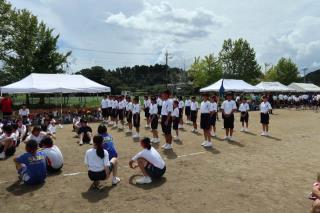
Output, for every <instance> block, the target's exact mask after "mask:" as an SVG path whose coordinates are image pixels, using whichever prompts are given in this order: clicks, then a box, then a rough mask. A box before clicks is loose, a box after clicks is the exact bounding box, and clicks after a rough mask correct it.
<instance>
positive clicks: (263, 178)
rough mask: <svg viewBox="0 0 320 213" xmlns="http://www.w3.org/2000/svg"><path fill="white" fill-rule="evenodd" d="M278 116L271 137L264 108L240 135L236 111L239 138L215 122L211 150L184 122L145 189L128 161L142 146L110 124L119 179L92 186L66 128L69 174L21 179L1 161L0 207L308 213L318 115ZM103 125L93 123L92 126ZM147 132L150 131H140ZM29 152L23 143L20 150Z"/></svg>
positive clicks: (63, 140)
mask: <svg viewBox="0 0 320 213" xmlns="http://www.w3.org/2000/svg"><path fill="white" fill-rule="evenodd" d="M275 113H276V114H275V115H272V116H271V120H270V122H271V128H270V129H271V130H270V133H271V137H268V138H267V137H261V136H260V124H259V114H258V112H251V113H250V123H249V124H250V125H251V126H250V128H249V130H250V133H241V132H239V130H240V122H239V114H236V122H235V124H236V132H235V135H234V136H235V139H236V142H233V143H228V142H226V141H222V140H221V139H219V138H222V137H223V136H224V133H223V130H222V129H221V127H222V122H221V121H220V122H217V130H218V131H217V132H218V138H217V139H214V140H213V142H214V146H215V148H214V149H208V150H206V149H204V148H203V147H201V146H200V144H201V142H202V141H203V137H202V134H198V135H196V134H193V133H191V132H190V131H191V126H185V131H181V136H180V138H181V139H182V142H181V143H174V149H173V151H167V152H165V151H163V150H161V148H160V146H159V147H157V149H158V150H159V151H160V153H161V155H162V156H163V157H164V158H165V159H166V163H167V172H166V174H165V176H164V178H162V179H161V180H159V181H157V182H153V183H152V184H150V185H145V186H138V185H135V178H137V176H139V175H141V174H140V172H139V171H137V170H132V169H129V168H128V166H127V165H128V161H129V159H130V158H131V157H132V156H133V155H134V154H135V153H136V152H138V151H139V150H140V147H139V143H138V142H134V141H133V140H132V138H131V137H130V136H126V135H125V133H124V132H118V130H111V129H110V130H109V132H110V133H111V134H112V135H113V137H114V139H115V143H116V147H117V149H118V153H119V154H120V159H119V161H120V168H119V177H120V178H121V182H120V183H119V185H118V186H115V187H112V185H111V180H108V181H106V182H105V183H103V188H102V189H101V190H100V191H92V190H90V189H89V187H90V184H91V182H90V181H89V179H88V177H87V173H86V171H87V170H86V166H85V165H84V163H83V158H84V153H85V151H86V150H87V149H88V148H89V147H90V145H84V146H82V147H79V146H78V145H77V139H76V138H73V136H74V133H73V132H71V129H72V127H71V126H70V125H66V126H64V128H63V129H59V130H58V134H57V141H56V144H57V145H58V146H59V147H60V148H61V150H62V152H63V154H64V158H65V164H64V167H63V171H62V172H61V174H59V175H55V176H49V177H48V178H47V180H46V183H45V184H43V185H41V186H36V187H30V186H29V187H28V186H24V185H19V184H17V182H16V180H17V175H16V171H15V168H14V164H13V162H12V158H9V159H7V160H5V161H0V212H1V213H2V212H167V213H171V212H211V213H212V212H228V213H230V212H237V213H239V212H240V213H242V212H255V213H256V212H258V213H259V212H268V213H270V212H273V213H274V212H279V213H284V212H285V213H286V212H288V213H295V212H297V213H303V212H309V211H310V206H311V202H310V200H308V199H307V196H308V194H309V193H310V190H311V186H312V184H313V182H314V181H315V178H316V173H317V172H318V171H320V168H317V166H318V165H319V160H320V155H319V153H318V151H319V150H320V137H319V135H320V126H319V121H320V113H315V112H312V111H296V110H276V111H275ZM141 115H143V114H142V113H141ZM144 124H145V121H144V120H143V121H142V126H144ZM97 126H98V124H92V127H93V128H94V129H96V127H97ZM142 135H143V136H151V133H150V131H149V130H145V129H142ZM161 139H162V142H163V141H164V138H163V136H161ZM161 144H162V143H161ZM23 150H24V146H20V147H19V149H18V153H21V152H23Z"/></svg>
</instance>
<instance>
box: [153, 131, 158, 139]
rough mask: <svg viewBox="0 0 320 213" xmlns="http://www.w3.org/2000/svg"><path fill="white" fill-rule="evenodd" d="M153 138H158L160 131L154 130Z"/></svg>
mask: <svg viewBox="0 0 320 213" xmlns="http://www.w3.org/2000/svg"><path fill="white" fill-rule="evenodd" d="M152 134H153V138H158V137H159V136H158V131H157V130H156V129H153V130H152Z"/></svg>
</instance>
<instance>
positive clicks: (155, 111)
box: [150, 97, 160, 143]
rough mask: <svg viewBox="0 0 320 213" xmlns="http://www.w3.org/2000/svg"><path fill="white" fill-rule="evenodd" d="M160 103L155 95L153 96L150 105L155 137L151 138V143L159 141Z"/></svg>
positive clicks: (152, 128)
mask: <svg viewBox="0 0 320 213" xmlns="http://www.w3.org/2000/svg"><path fill="white" fill-rule="evenodd" d="M158 122H159V121H158V104H157V100H156V98H155V97H152V98H151V106H150V123H151V130H152V135H153V138H152V139H151V143H159V142H160V140H159V136H158Z"/></svg>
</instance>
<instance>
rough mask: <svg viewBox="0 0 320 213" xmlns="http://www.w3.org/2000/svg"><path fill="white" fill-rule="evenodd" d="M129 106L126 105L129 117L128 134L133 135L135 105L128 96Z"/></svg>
mask: <svg viewBox="0 0 320 213" xmlns="http://www.w3.org/2000/svg"><path fill="white" fill-rule="evenodd" d="M126 99H127V105H126V115H127V122H128V128H129V129H128V130H127V131H126V133H132V110H133V104H132V101H131V97H130V96H127V98H126Z"/></svg>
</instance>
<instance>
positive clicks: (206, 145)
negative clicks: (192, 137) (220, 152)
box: [203, 141, 212, 147]
mask: <svg viewBox="0 0 320 213" xmlns="http://www.w3.org/2000/svg"><path fill="white" fill-rule="evenodd" d="M203 146H204V147H212V142H211V141H207V143H206V144H204V145H203Z"/></svg>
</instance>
